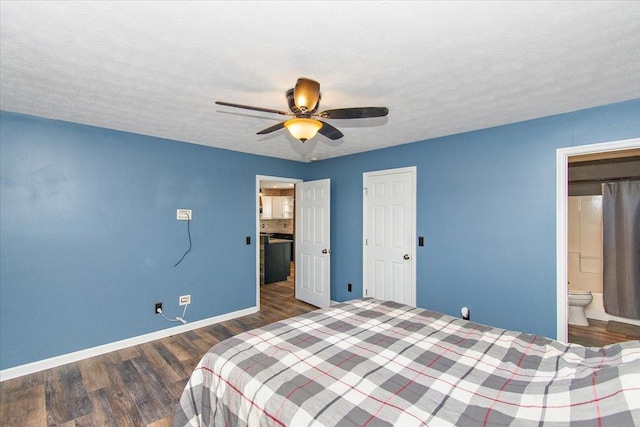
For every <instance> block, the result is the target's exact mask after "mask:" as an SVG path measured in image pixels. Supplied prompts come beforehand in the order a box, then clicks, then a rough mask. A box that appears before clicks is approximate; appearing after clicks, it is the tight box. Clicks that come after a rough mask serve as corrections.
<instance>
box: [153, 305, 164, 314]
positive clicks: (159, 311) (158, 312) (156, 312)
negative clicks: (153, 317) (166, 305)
mask: <svg viewBox="0 0 640 427" xmlns="http://www.w3.org/2000/svg"><path fill="white" fill-rule="evenodd" d="M154 313H155V314H160V313H162V303H161V302H157V303H156V310H155V311H154Z"/></svg>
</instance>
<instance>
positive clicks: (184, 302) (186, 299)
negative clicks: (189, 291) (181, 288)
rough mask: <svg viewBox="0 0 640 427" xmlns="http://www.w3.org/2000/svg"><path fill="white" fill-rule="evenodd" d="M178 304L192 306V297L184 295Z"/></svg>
mask: <svg viewBox="0 0 640 427" xmlns="http://www.w3.org/2000/svg"><path fill="white" fill-rule="evenodd" d="M178 304H180V305H187V304H191V295H182V296H181V297H180V298H178Z"/></svg>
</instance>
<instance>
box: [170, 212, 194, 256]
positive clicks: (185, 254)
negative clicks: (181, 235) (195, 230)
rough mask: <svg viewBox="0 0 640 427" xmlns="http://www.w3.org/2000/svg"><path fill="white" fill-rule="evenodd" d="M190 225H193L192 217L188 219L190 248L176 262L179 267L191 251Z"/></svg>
mask: <svg viewBox="0 0 640 427" xmlns="http://www.w3.org/2000/svg"><path fill="white" fill-rule="evenodd" d="M190 225H191V218H189V219H188V220H187V234H188V235H189V249H187V251H186V252H185V253H184V255H182V258H180V261H178V262H176V264H175V265H174V267H177V266H178V264H180V263H181V262H182V260H183V259H184V257H185V256H187V254H188V253H189V252H190V251H191V226H190Z"/></svg>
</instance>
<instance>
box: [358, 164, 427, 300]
mask: <svg viewBox="0 0 640 427" xmlns="http://www.w3.org/2000/svg"><path fill="white" fill-rule="evenodd" d="M404 172H410V173H411V178H412V185H413V194H412V195H411V197H413V212H412V216H413V219H412V221H411V235H412V236H414V239H413V248H412V254H413V263H412V271H411V277H412V281H413V304H412V305H414V306H415V305H416V301H417V287H416V264H417V262H416V261H417V251H416V240H417V239H416V238H415V236H416V219H417V215H416V212H417V209H418V208H417V194H418V178H417V176H418V168H417V167H416V166H408V167H404V168H396V169H385V170H378V171H372V172H364V173H363V174H362V297H364V296H365V295H364V289H365V287H366V285H365V284H366V283H367V245H366V240H365V239H366V236H367V224H368V218H367V199H366V197H365V196H366V194H365V191H366V190H365V188H366V185H367V179H368V178H369V177H371V176H378V175H389V174H393V173H404Z"/></svg>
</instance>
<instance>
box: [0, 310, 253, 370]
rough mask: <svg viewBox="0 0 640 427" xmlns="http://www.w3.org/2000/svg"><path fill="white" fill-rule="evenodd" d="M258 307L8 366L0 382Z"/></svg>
mask: <svg viewBox="0 0 640 427" xmlns="http://www.w3.org/2000/svg"><path fill="white" fill-rule="evenodd" d="M257 312H258V308H257V307H249V308H245V309H242V310H238V311H233V312H231V313H227V314H222V315H220V316H215V317H210V318H208V319H203V320H198V321H196V322H193V323H187V324H186V325H179V326H174V327H172V328H167V329H162V330H161V331H156V332H151V333H149V334H144V335H139V336H137V337H131V338H127V339H124V340H121V341H115V342H112V343H109V344H103V345H99V346H97V347H92V348H87V349H85V350H80V351H75V352H73V353H68V354H63V355H60V356H55V357H52V358H49V359H43V360H38V361H37V362H32V363H27V364H24V365H20V366H15V367H13V368H7V369H3V370H1V371H0V382H2V381H6V380H10V379H13V378H17V377H21V376H23V375H29V374H33V373H35V372H40V371H44V370H46V369H51V368H55V367H57V366H62V365H66V364H67V363H72V362H77V361H79V360H83V359H88V358H90V357H94V356H99V355H101V354H105V353H110V352H112V351H117V350H122V349H123V348H127V347H132V346H134V345H138V344H144V343H146V342H149V341H155V340H158V339H161V338H166V337H170V336H171V335H176V334H181V333H183V332H187V331H191V330H194V329H198V328H202V327H205V326H209V325H214V324H216V323H220V322H224V321H226V320H231V319H235V318H238V317H242V316H247V315H249V314H253V313H257Z"/></svg>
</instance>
